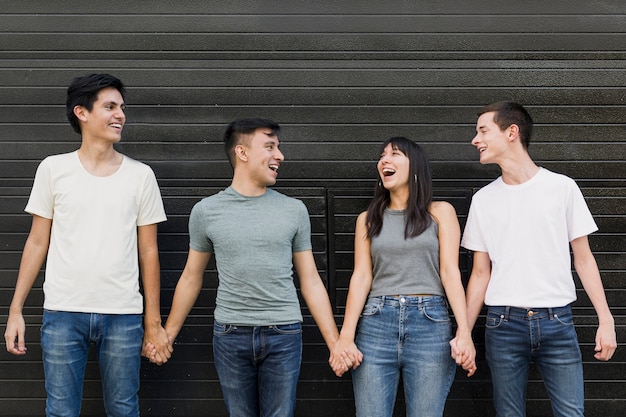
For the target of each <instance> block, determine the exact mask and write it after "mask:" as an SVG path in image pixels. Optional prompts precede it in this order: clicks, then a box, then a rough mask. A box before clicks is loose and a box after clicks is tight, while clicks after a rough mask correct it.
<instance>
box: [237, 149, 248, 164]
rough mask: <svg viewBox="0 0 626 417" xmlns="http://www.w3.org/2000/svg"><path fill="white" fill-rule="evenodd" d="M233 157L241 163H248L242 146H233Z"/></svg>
mask: <svg viewBox="0 0 626 417" xmlns="http://www.w3.org/2000/svg"><path fill="white" fill-rule="evenodd" d="M235 156H236V157H237V158H239V160H241V161H243V162H247V161H248V155H246V148H245V147H244V146H243V145H237V146H235Z"/></svg>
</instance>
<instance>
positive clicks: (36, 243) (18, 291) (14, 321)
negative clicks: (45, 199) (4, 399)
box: [4, 215, 52, 355]
mask: <svg viewBox="0 0 626 417" xmlns="http://www.w3.org/2000/svg"><path fill="white" fill-rule="evenodd" d="M51 228H52V219H46V218H44V217H40V216H37V215H33V220H32V225H31V228H30V233H29V234H28V239H26V244H25V245H24V251H23V252H22V260H21V262H20V269H19V272H18V275H17V283H16V284H15V292H14V293H13V300H12V301H11V306H10V307H9V317H8V318H7V328H6V331H5V333H4V341H5V342H6V346H7V351H8V352H10V353H12V354H14V355H24V354H26V342H25V341H24V333H25V331H26V324H25V322H24V317H23V315H22V309H23V307H24V303H25V302H26V297H27V296H28V293H29V292H30V290H31V288H32V287H33V283H34V282H35V280H36V279H37V275H38V274H39V271H40V270H41V266H42V265H43V263H44V261H45V259H46V255H47V253H48V247H49V245H50V231H51Z"/></svg>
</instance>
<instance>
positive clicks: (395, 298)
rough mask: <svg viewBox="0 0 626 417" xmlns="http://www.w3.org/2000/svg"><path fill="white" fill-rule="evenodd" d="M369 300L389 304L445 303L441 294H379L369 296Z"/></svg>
mask: <svg viewBox="0 0 626 417" xmlns="http://www.w3.org/2000/svg"><path fill="white" fill-rule="evenodd" d="M369 300H372V301H375V302H380V303H381V304H385V305H390V306H399V305H412V306H419V305H447V302H446V299H445V297H442V296H441V295H417V296H413V295H381V296H376V297H370V298H369Z"/></svg>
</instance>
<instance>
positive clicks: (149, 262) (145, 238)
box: [137, 224, 172, 364]
mask: <svg viewBox="0 0 626 417" xmlns="http://www.w3.org/2000/svg"><path fill="white" fill-rule="evenodd" d="M137 249H138V251H139V266H140V270H141V282H142V284H143V293H144V302H145V308H144V331H145V333H144V337H143V346H144V351H145V349H146V345H147V344H148V343H150V344H151V345H152V348H153V349H155V350H156V352H154V357H155V362H156V363H158V364H162V363H165V362H167V360H168V359H169V358H170V357H171V356H172V349H171V347H170V345H169V342H168V339H167V334H166V333H165V330H164V329H163V327H162V326H161V269H160V265H159V248H158V245H157V225H156V224H150V225H145V226H139V227H138V228H137Z"/></svg>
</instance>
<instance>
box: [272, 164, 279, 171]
mask: <svg viewBox="0 0 626 417" xmlns="http://www.w3.org/2000/svg"><path fill="white" fill-rule="evenodd" d="M270 169H271V170H273V171H278V165H270Z"/></svg>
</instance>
